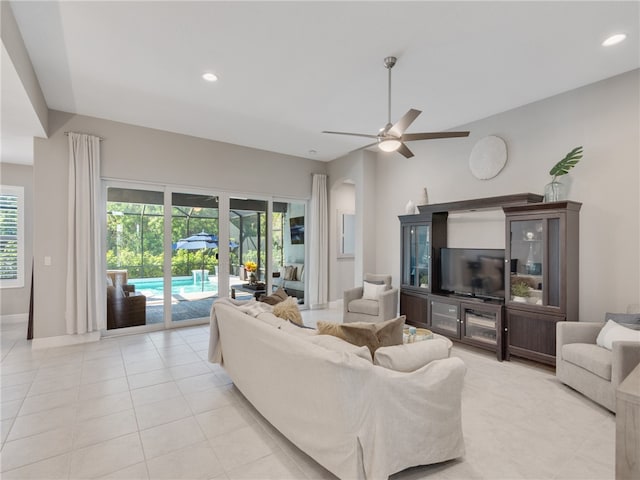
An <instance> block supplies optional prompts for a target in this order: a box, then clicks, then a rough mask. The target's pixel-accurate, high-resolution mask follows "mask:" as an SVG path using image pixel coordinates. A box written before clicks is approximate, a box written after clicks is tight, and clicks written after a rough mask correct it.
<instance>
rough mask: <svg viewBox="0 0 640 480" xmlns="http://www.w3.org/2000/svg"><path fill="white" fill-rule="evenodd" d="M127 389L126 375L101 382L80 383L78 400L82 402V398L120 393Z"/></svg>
mask: <svg viewBox="0 0 640 480" xmlns="http://www.w3.org/2000/svg"><path fill="white" fill-rule="evenodd" d="M128 390H129V383H128V382H127V378H126V377H120V378H112V379H110V380H104V381H102V382H97V383H89V384H86V385H80V389H79V392H78V400H79V401H80V402H82V401H84V400H90V399H92V398H99V397H104V396H106V395H113V394H114V393H122V392H126V391H128Z"/></svg>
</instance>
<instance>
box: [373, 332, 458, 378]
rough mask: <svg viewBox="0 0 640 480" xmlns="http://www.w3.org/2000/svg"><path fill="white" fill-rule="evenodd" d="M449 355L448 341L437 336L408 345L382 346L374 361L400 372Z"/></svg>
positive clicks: (412, 369) (409, 370)
mask: <svg viewBox="0 0 640 480" xmlns="http://www.w3.org/2000/svg"><path fill="white" fill-rule="evenodd" d="M448 356H449V348H448V345H447V343H446V342H445V341H444V340H440V339H438V338H435V339H433V340H426V341H424V342H416V343H407V344H406V345H394V346H392V347H380V348H378V349H377V350H376V353H375V356H374V359H373V363H374V364H375V365H379V366H381V367H384V368H388V369H390V370H396V371H398V372H413V371H414V370H418V369H419V368H422V367H424V366H425V365H426V364H428V363H430V362H432V361H434V360H440V359H442V358H447V357H448Z"/></svg>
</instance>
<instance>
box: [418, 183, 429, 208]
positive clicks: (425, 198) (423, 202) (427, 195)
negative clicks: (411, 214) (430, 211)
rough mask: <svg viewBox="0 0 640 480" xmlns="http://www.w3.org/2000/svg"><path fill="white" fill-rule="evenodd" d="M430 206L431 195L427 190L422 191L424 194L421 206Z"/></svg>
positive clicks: (421, 196)
mask: <svg viewBox="0 0 640 480" xmlns="http://www.w3.org/2000/svg"><path fill="white" fill-rule="evenodd" d="M428 204H429V194H428V193H427V188H426V187H425V188H423V189H422V194H421V195H420V205H428Z"/></svg>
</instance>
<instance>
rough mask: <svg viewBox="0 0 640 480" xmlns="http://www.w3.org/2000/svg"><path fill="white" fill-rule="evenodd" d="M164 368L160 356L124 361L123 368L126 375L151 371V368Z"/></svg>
mask: <svg viewBox="0 0 640 480" xmlns="http://www.w3.org/2000/svg"><path fill="white" fill-rule="evenodd" d="M163 368H165V364H164V363H163V361H162V359H161V358H159V357H158V358H153V359H150V360H140V361H137V362H129V361H126V363H125V369H126V372H127V375H135V374H136V373H145V372H151V371H153V370H160V369H163Z"/></svg>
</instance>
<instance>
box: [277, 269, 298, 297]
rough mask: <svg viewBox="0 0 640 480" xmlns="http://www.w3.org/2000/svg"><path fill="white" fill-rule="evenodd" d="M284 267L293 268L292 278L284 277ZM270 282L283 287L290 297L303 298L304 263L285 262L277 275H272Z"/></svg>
mask: <svg viewBox="0 0 640 480" xmlns="http://www.w3.org/2000/svg"><path fill="white" fill-rule="evenodd" d="M286 267H294V268H295V277H294V278H293V279H290V280H286V279H285V274H284V273H285V268H286ZM272 284H273V285H274V286H276V287H282V288H284V289H285V290H286V292H287V294H288V295H289V296H290V297H296V298H298V299H304V263H285V265H284V266H283V267H282V268H281V269H280V271H279V272H278V276H277V277H276V276H274V277H273V280H272Z"/></svg>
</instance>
